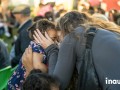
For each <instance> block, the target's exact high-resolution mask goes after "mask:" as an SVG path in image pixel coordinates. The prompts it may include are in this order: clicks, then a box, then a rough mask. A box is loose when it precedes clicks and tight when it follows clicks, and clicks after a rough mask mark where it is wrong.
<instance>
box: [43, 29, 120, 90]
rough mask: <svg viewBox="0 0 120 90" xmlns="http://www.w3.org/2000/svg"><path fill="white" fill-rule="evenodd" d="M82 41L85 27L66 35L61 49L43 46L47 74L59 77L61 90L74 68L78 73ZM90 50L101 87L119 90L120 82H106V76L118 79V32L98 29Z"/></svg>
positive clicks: (65, 86)
mask: <svg viewBox="0 0 120 90" xmlns="http://www.w3.org/2000/svg"><path fill="white" fill-rule="evenodd" d="M83 41H84V30H83V28H82V27H79V28H77V29H76V30H75V31H73V32H72V33H70V34H68V35H66V36H65V38H64V40H63V42H62V43H61V46H60V49H58V48H57V46H56V45H54V44H53V45H51V46H49V47H48V48H47V49H45V51H46V54H47V58H48V60H49V68H48V69H49V74H50V75H53V76H55V77H57V78H58V79H59V80H60V83H61V86H62V89H63V90H64V89H65V88H67V87H68V84H69V82H70V80H71V77H72V74H73V71H74V68H75V67H76V68H77V71H78V73H79V69H80V67H81V55H82V53H83V51H84V49H85V44H83ZM92 53H93V59H94V64H95V69H96V71H97V74H98V78H99V80H100V85H101V86H102V88H103V90H106V89H107V90H120V85H110V84H106V78H108V79H117V80H120V71H119V68H120V35H118V34H116V33H113V32H110V31H108V30H102V29H101V30H98V32H97V34H96V36H95V38H94V40H93V45H92ZM79 74H80V73H79Z"/></svg>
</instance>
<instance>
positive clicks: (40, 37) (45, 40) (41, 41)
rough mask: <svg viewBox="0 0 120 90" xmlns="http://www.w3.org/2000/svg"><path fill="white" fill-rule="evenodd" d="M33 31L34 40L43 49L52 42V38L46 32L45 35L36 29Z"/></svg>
mask: <svg viewBox="0 0 120 90" xmlns="http://www.w3.org/2000/svg"><path fill="white" fill-rule="evenodd" d="M34 33H35V35H33V37H34V39H35V42H37V43H39V44H40V45H41V46H42V47H43V48H44V49H46V48H47V47H48V46H50V45H51V44H54V42H53V40H52V39H51V38H50V37H49V36H48V34H47V33H46V32H45V37H44V36H43V35H42V33H41V32H40V31H39V30H38V29H37V30H36V31H35V32H34Z"/></svg>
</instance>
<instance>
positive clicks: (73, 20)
mask: <svg viewBox="0 0 120 90" xmlns="http://www.w3.org/2000/svg"><path fill="white" fill-rule="evenodd" d="M85 20H86V17H85V16H84V14H83V13H79V12H77V11H71V12H68V13H67V14H65V15H64V16H63V17H61V19H60V21H59V22H58V26H59V28H60V29H61V30H62V33H63V35H66V34H68V33H70V32H72V31H73V30H74V29H75V28H77V27H78V26H79V25H80V24H84V23H85Z"/></svg>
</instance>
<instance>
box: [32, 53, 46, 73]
mask: <svg viewBox="0 0 120 90" xmlns="http://www.w3.org/2000/svg"><path fill="white" fill-rule="evenodd" d="M42 61H43V54H40V53H37V52H33V67H34V69H40V70H41V71H42V72H44V73H46V72H47V67H46V65H45V64H44V63H42Z"/></svg>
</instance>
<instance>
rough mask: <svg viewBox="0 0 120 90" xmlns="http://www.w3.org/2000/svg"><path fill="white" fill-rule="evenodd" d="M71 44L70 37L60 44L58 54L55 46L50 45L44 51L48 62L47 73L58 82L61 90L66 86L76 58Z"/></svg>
mask: <svg viewBox="0 0 120 90" xmlns="http://www.w3.org/2000/svg"><path fill="white" fill-rule="evenodd" d="M73 43H74V42H72V40H70V37H67V38H66V39H65V40H64V41H63V43H62V45H61V47H60V49H59V53H58V49H57V47H56V46H55V45H51V46H49V47H48V48H47V49H46V51H47V55H48V60H49V73H50V74H53V75H54V76H55V77H57V78H58V79H59V80H60V82H61V86H62V89H65V88H66V87H67V86H68V84H69V82H70V79H71V77H72V74H73V70H74V67H75V62H76V57H75V48H74V44H73Z"/></svg>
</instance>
